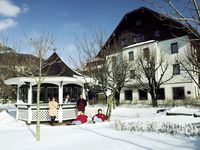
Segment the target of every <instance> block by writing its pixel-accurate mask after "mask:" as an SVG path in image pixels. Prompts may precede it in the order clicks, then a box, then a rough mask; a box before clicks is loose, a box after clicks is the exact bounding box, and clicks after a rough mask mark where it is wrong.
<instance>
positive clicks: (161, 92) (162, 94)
mask: <svg viewBox="0 0 200 150" xmlns="http://www.w3.org/2000/svg"><path fill="white" fill-rule="evenodd" d="M157 99H162V100H164V99H165V89H164V88H160V89H158V91H157Z"/></svg>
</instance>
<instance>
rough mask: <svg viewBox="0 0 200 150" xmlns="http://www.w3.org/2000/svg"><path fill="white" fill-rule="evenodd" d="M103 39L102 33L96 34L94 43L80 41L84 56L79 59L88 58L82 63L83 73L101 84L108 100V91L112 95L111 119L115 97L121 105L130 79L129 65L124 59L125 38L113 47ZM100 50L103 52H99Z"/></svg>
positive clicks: (108, 110) (110, 105)
mask: <svg viewBox="0 0 200 150" xmlns="http://www.w3.org/2000/svg"><path fill="white" fill-rule="evenodd" d="M103 37H104V34H103V32H102V31H100V32H96V33H95V35H94V38H93V41H91V42H88V41H87V40H86V39H84V41H83V42H81V41H80V40H79V42H78V43H77V44H76V45H77V48H78V50H79V54H81V56H82V57H79V58H83V57H85V58H86V60H85V61H81V64H86V65H85V66H83V67H82V68H83V69H84V71H83V73H85V75H89V76H91V77H93V78H95V79H96V80H97V81H98V82H99V84H100V85H101V88H102V90H103V93H104V95H105V97H106V98H107V93H108V90H109V91H110V93H111V96H110V100H108V102H107V103H108V107H107V116H108V117H110V116H111V109H112V107H113V106H114V107H115V103H116V101H115V96H116V95H117V98H118V99H117V104H119V94H120V91H121V89H122V87H124V84H125V82H126V80H127V79H128V78H127V75H128V70H129V63H128V62H127V60H126V58H124V57H123V49H122V48H123V45H122V44H121V43H122V40H121V39H125V37H122V36H120V38H118V39H117V40H115V41H114V43H113V44H112V46H110V45H107V44H105V42H104V38H103ZM127 39H128V38H127ZM120 40H121V42H120ZM126 43H128V41H126ZM99 50H101V51H100V52H99ZM81 52H82V53H81ZM80 60H82V59H80Z"/></svg>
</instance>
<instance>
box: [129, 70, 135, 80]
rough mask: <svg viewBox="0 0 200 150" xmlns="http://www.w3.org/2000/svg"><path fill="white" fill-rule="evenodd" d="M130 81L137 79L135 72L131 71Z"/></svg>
mask: <svg viewBox="0 0 200 150" xmlns="http://www.w3.org/2000/svg"><path fill="white" fill-rule="evenodd" d="M130 79H135V70H130Z"/></svg>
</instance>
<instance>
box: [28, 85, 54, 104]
mask: <svg viewBox="0 0 200 150" xmlns="http://www.w3.org/2000/svg"><path fill="white" fill-rule="evenodd" d="M32 92H33V96H32V97H33V104H34V103H36V102H37V85H35V86H33V91H32ZM51 96H54V97H55V98H56V99H57V100H58V86H57V85H54V84H47V83H43V84H41V88H40V103H48V102H49V98H50V97H51Z"/></svg>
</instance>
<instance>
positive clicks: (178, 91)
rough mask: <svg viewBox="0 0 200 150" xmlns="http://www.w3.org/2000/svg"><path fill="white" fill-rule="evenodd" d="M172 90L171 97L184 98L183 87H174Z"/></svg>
mask: <svg viewBox="0 0 200 150" xmlns="http://www.w3.org/2000/svg"><path fill="white" fill-rule="evenodd" d="M172 90H173V99H185V91H184V87H175V88H172Z"/></svg>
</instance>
